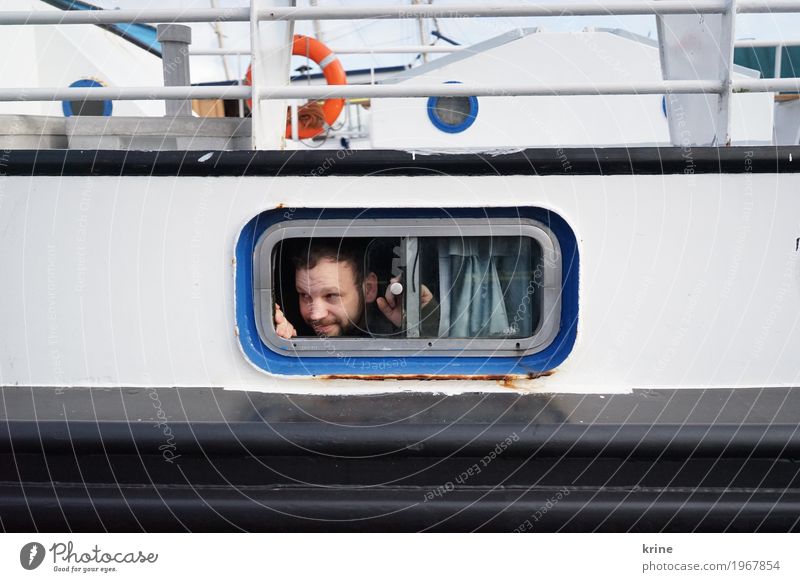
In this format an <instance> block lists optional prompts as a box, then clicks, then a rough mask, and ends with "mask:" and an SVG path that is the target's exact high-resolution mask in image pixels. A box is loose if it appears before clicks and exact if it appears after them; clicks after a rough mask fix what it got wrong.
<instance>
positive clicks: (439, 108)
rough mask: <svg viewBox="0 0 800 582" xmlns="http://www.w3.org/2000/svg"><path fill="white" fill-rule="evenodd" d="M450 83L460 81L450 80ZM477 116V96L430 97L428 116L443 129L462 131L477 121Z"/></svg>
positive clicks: (453, 131)
mask: <svg viewBox="0 0 800 582" xmlns="http://www.w3.org/2000/svg"><path fill="white" fill-rule="evenodd" d="M448 83H458V81H448ZM477 116H478V98H477V97H431V98H429V99H428V118H429V119H430V120H431V123H433V125H435V126H436V128H437V129H440V130H441V131H445V132H447V133H460V132H462V131H464V130H465V129H467V128H468V127H469V126H470V125H472V124H473V123H475V118H476V117H477Z"/></svg>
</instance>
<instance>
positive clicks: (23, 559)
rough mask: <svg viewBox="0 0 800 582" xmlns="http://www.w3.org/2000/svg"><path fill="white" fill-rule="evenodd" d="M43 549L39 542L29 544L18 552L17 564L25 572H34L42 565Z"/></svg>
mask: <svg viewBox="0 0 800 582" xmlns="http://www.w3.org/2000/svg"><path fill="white" fill-rule="evenodd" d="M45 553H46V552H45V549H44V546H43V545H42V544H40V543H39V542H29V543H27V544H25V545H24V546H22V549H21V550H20V551H19V564H20V566H22V567H23V568H25V569H26V570H35V569H36V568H38V567H39V566H41V565H42V562H43V561H44V557H45Z"/></svg>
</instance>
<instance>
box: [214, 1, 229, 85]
mask: <svg viewBox="0 0 800 582" xmlns="http://www.w3.org/2000/svg"><path fill="white" fill-rule="evenodd" d="M210 2H211V8H218V6H217V0H210ZM211 28H213V29H214V33H215V34H216V35H217V45H218V46H219V48H221V49H224V48H225V40H224V39H225V35H224V34H222V26H221V25H220V22H219V20H215V21H214V22H211ZM220 58H222V68H223V70H224V71H225V80H226V81H230V80H231V73H230V71H229V70H228V59H227V57H226V56H225V55H222V56H221V57H220Z"/></svg>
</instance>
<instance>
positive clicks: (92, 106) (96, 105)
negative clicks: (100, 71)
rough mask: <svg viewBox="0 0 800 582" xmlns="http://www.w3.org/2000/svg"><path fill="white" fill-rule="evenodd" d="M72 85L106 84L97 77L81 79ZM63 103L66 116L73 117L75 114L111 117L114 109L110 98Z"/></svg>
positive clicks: (92, 85) (101, 85)
mask: <svg viewBox="0 0 800 582" xmlns="http://www.w3.org/2000/svg"><path fill="white" fill-rule="evenodd" d="M70 87H105V85H104V84H103V83H101V82H100V81H97V80H95V79H79V80H77V81H75V82H74V83H72V84H71V85H70ZM61 105H62V108H63V109H64V117H72V116H73V115H80V116H95V117H109V116H110V115H111V110H112V109H113V105H112V104H111V100H110V99H106V100H104V101H62V102H61Z"/></svg>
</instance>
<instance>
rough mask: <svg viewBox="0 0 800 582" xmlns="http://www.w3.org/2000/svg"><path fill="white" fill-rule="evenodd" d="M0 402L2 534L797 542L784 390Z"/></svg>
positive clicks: (8, 394) (798, 448) (207, 395)
mask: <svg viewBox="0 0 800 582" xmlns="http://www.w3.org/2000/svg"><path fill="white" fill-rule="evenodd" d="M2 396H3V399H2V405H3V408H2V409H1V410H0V413H2V417H3V419H4V422H3V424H2V426H0V474H1V475H2V479H0V524H2V528H3V529H4V530H6V531H36V530H38V531H105V530H107V531H141V530H144V531H228V530H232V531H236V530H246V531H420V530H427V531H474V530H477V531H514V530H516V531H538V532H545V531H547V532H549V531H570V532H577V531H580V532H584V531H639V532H655V531H674V532H685V531H712V532H717V531H737V532H752V531H770V532H786V531H796V530H798V529H800V527H798V522H800V477H798V473H800V463H798V460H800V434H798V430H797V423H796V421H795V419H797V418H798V416H799V415H798V412H800V389H785V388H764V389H736V390H725V389H716V390H679V391H677V390H665V391H635V392H634V393H633V394H628V395H614V396H600V395H558V396H554V395H536V396H531V395H528V396H520V395H516V394H508V395H506V394H491V395H463V396H450V397H446V398H445V397H442V396H437V395H431V394H398V395H383V396H372V397H363V398H353V397H333V396H331V397H320V396H287V395H271V394H259V393H243V392H226V391H223V390H219V389H159V390H153V389H144V388H122V389H119V388H112V389H71V390H63V391H56V390H55V389H48V388H24V387H7V388H4V389H2Z"/></svg>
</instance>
